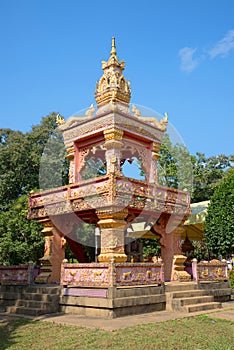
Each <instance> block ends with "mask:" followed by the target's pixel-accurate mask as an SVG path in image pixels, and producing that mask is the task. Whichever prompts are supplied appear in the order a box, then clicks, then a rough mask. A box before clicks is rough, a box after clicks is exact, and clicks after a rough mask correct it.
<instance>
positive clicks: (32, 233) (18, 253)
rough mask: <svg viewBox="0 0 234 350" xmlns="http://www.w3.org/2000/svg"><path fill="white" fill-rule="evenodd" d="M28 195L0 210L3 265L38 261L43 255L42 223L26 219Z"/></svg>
mask: <svg viewBox="0 0 234 350" xmlns="http://www.w3.org/2000/svg"><path fill="white" fill-rule="evenodd" d="M27 211H28V195H26V194H25V195H22V196H20V197H19V198H18V199H16V200H15V201H13V202H12V203H11V206H10V208H9V209H8V210H7V211H2V212H0V238H1V239H0V259H1V263H3V264H4V265H18V264H24V263H28V262H29V261H30V260H32V261H33V262H34V263H38V260H39V258H41V257H42V256H43V248H44V237H43V235H42V234H41V230H42V228H43V227H42V225H41V224H39V223H37V222H35V221H28V220H27Z"/></svg>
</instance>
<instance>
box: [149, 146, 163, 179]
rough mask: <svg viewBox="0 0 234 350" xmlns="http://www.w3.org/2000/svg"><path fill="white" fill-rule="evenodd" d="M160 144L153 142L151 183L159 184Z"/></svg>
mask: <svg viewBox="0 0 234 350" xmlns="http://www.w3.org/2000/svg"><path fill="white" fill-rule="evenodd" d="M160 146H161V145H160V144H159V143H156V142H153V148H152V150H151V152H152V153H151V166H150V173H149V183H152V184H158V169H157V161H158V159H159V158H160V155H159V153H158V152H159V150H160Z"/></svg>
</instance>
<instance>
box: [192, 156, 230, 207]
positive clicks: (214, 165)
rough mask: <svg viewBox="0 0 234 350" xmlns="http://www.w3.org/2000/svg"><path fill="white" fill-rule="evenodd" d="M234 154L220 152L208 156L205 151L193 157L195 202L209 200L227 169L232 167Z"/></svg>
mask: <svg viewBox="0 0 234 350" xmlns="http://www.w3.org/2000/svg"><path fill="white" fill-rule="evenodd" d="M231 161H232V156H230V157H229V156H225V155H223V154H220V155H218V156H214V157H208V158H207V157H206V156H205V154H204V153H196V156H194V157H193V163H194V172H193V195H192V201H193V202H195V203H196V202H201V201H205V200H209V199H210V198H211V196H212V195H213V193H214V190H215V189H216V187H217V186H218V185H219V183H220V181H222V179H223V178H224V175H225V170H227V169H228V168H230V167H231Z"/></svg>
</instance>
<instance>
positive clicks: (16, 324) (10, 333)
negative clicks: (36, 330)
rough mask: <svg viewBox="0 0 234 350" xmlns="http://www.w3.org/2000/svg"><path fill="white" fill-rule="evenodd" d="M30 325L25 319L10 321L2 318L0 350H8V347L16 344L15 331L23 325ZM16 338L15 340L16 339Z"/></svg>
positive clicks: (0, 323) (0, 322)
mask: <svg viewBox="0 0 234 350" xmlns="http://www.w3.org/2000/svg"><path fill="white" fill-rule="evenodd" d="M30 323H32V321H30V320H25V319H17V320H16V319H11V318H8V317H6V318H5V317H4V319H2V320H1V319H0V339H1V341H0V350H5V349H9V347H10V346H13V345H16V344H17V339H18V336H16V334H15V333H16V330H17V329H18V328H20V327H22V326H24V325H28V324H30ZM16 337H17V339H16Z"/></svg>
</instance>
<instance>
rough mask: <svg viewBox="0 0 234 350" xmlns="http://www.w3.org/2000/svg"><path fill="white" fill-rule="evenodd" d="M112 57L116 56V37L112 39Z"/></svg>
mask: <svg viewBox="0 0 234 350" xmlns="http://www.w3.org/2000/svg"><path fill="white" fill-rule="evenodd" d="M110 54H111V56H116V47H115V37H114V36H113V37H112V40H111V52H110Z"/></svg>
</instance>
